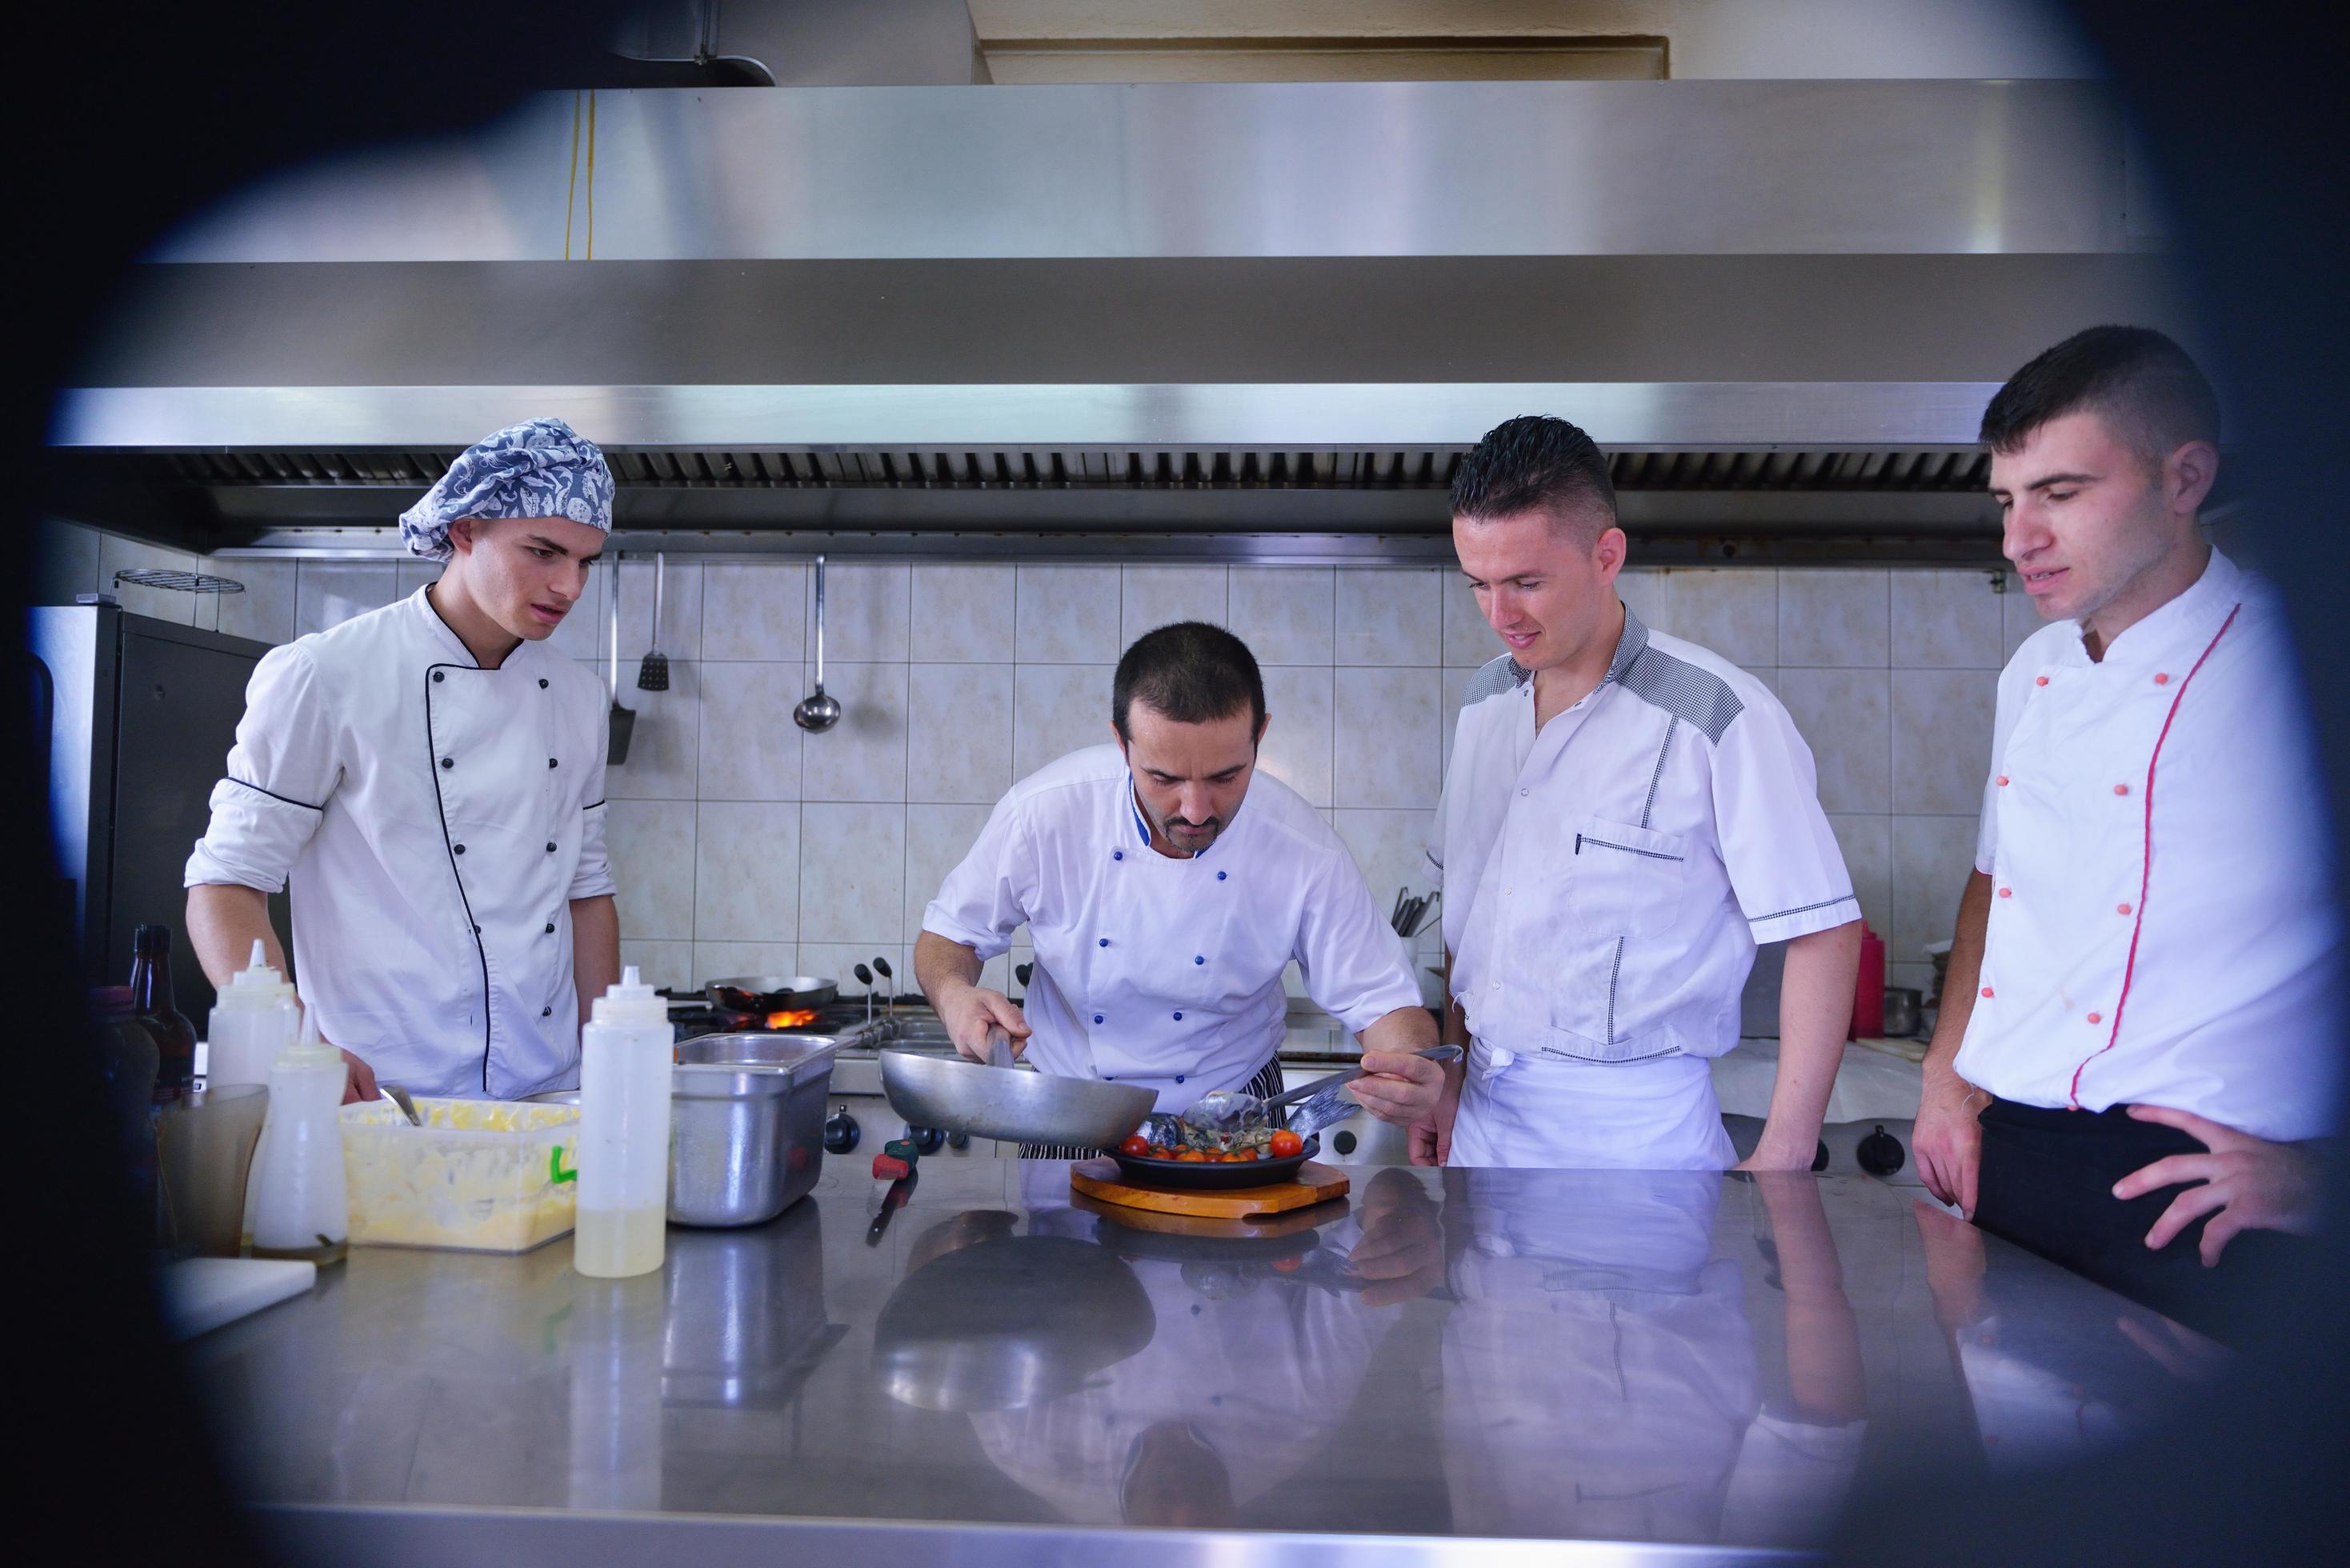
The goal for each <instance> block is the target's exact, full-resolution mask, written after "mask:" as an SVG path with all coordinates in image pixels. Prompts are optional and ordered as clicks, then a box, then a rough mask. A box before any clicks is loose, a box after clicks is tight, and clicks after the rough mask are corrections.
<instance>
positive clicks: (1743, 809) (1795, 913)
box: [1713, 702, 1860, 943]
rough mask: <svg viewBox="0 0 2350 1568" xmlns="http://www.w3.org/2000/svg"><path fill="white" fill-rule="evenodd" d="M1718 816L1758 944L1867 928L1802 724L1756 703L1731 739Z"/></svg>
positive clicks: (1727, 735)
mask: <svg viewBox="0 0 2350 1568" xmlns="http://www.w3.org/2000/svg"><path fill="white" fill-rule="evenodd" d="M1713 814H1714V826H1715V832H1716V835H1717V836H1718V838H1719V842H1720V843H1721V860H1722V866H1723V868H1724V870H1725V871H1726V872H1727V873H1728V875H1729V877H1730V887H1731V892H1732V893H1733V894H1734V895H1735V896H1736V898H1737V899H1738V908H1739V910H1740V912H1741V913H1742V914H1743V915H1745V917H1746V923H1747V926H1748V928H1749V929H1751V930H1752V932H1753V935H1754V940H1755V941H1756V942H1757V943H1764V942H1783V941H1791V940H1794V939H1795V938H1797V937H1801V936H1808V935H1810V934H1811V933H1812V932H1814V931H1825V930H1827V929H1831V928H1833V927H1836V926H1841V925H1846V924H1849V923H1850V922H1852V921H1854V920H1856V919H1860V900H1859V899H1858V898H1855V897H1854V896H1853V891H1852V874H1851V873H1850V872H1848V871H1847V870H1846V869H1845V864H1844V852H1843V851H1842V850H1841V849H1839V848H1838V847H1837V846H1836V841H1835V832H1834V830H1832V829H1831V828H1830V827H1829V826H1828V819H1827V814H1826V813H1825V812H1824V811H1822V810H1821V809H1820V795H1819V775H1818V774H1817V772H1816V771H1815V770H1814V766H1813V763H1812V751H1811V748H1810V747H1809V746H1806V745H1805V744H1804V738H1803V736H1802V735H1800V734H1798V733H1796V732H1795V724H1794V720H1793V719H1791V718H1789V717H1788V716H1787V711H1786V710H1785V709H1783V708H1781V707H1779V706H1778V705H1777V704H1776V703H1763V702H1750V703H1748V704H1747V705H1746V707H1745V709H1744V711H1742V712H1741V713H1740V714H1739V715H1738V717H1737V719H1736V720H1735V721H1734V722H1732V723H1731V726H1730V728H1729V729H1728V730H1727V731H1725V732H1723V734H1722V737H1721V745H1720V747H1719V748H1718V749H1717V751H1716V753H1715V755H1714V763H1713Z"/></svg>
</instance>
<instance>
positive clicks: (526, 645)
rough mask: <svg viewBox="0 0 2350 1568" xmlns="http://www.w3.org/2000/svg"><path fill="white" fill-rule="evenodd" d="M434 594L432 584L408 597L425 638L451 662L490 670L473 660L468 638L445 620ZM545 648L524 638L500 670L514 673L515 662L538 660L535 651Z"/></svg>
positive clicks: (502, 661)
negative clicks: (438, 648)
mask: <svg viewBox="0 0 2350 1568" xmlns="http://www.w3.org/2000/svg"><path fill="white" fill-rule="evenodd" d="M431 594H432V584H430V583H427V584H426V585H425V586H424V587H421V588H419V589H417V590H416V592H415V593H414V594H412V595H411V596H410V597H409V603H410V605H411V607H412V608H413V609H414V610H415V612H416V615H417V617H418V618H419V619H420V620H421V621H422V623H423V626H424V633H425V635H426V636H427V637H429V638H431V639H432V641H433V642H434V643H436V644H438V645H439V646H440V648H441V649H442V651H444V652H446V653H447V654H448V655H449V657H450V659H451V660H452V662H455V663H460V664H463V665H464V666H465V667H466V668H467V669H468V670H486V669H488V666H486V665H484V663H483V662H482V661H481V660H480V659H476V658H474V657H473V649H470V648H467V647H466V646H465V639H463V638H462V637H459V636H458V635H457V631H456V628H454V627H452V626H451V625H450V624H449V623H448V622H447V621H446V620H444V619H442V616H441V607H440V606H438V605H436V604H434V603H433V602H432V598H431V597H430V596H431ZM543 646H544V645H543V644H540V643H535V642H533V641H531V639H528V638H526V637H525V638H523V639H520V640H519V641H517V642H516V643H515V646H514V647H513V648H512V649H508V650H507V653H506V656H505V658H504V659H500V660H499V661H498V669H499V670H511V669H515V668H516V665H515V660H516V659H532V658H535V657H536V649H540V648H541V647H543ZM491 673H493V674H494V673H495V671H491Z"/></svg>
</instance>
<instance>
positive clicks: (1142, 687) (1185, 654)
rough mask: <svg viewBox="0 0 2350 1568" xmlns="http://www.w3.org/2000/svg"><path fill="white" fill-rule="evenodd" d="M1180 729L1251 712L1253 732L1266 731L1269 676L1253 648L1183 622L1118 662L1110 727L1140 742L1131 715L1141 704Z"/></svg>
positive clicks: (1149, 636) (1138, 643) (1139, 642)
mask: <svg viewBox="0 0 2350 1568" xmlns="http://www.w3.org/2000/svg"><path fill="white" fill-rule="evenodd" d="M1137 701H1139V702H1141V703H1142V704H1143V705H1144V706H1145V707H1148V708H1149V709H1150V710H1151V711H1153V712H1158V713H1164V714H1165V715H1167V717H1169V718H1170V719H1172V720H1174V721H1175V722H1177V723H1179V724H1205V723H1208V722H1211V720H1216V719H1226V718H1230V717H1231V716H1232V714H1234V713H1237V712H1239V711H1241V710H1243V708H1245V709H1246V710H1248V715H1249V732H1250V733H1251V734H1252V735H1253V734H1255V733H1256V732H1259V731H1261V730H1263V727H1264V676H1263V672H1261V671H1260V670H1258V669H1257V667H1256V655H1254V654H1253V653H1251V652H1250V651H1249V650H1248V644H1247V643H1245V642H1243V641H1242V640H1241V639H1239V638H1237V637H1234V636H1233V635H1232V633H1231V632H1229V631H1226V630H1225V629H1224V628H1222V627H1220V626H1210V625H1209V624H1208V623H1207V622H1205V621H1201V620H1179V621H1177V622H1176V623H1175V624H1174V625H1172V626H1162V627H1160V628H1159V629H1158V630H1156V631H1146V632H1144V633H1143V634H1142V635H1141V636H1140V637H1138V638H1136V639H1134V644H1133V646H1132V647H1130V648H1128V649H1127V650H1126V653H1125V656H1124V657H1122V658H1121V659H1118V674H1117V676H1116V677H1115V678H1114V679H1113V680H1111V682H1110V722H1112V723H1113V724H1116V725H1117V726H1118V738H1119V739H1121V740H1125V741H1131V740H1133V739H1134V732H1133V731H1132V730H1130V729H1128V727H1127V722H1126V720H1127V712H1128V710H1129V709H1130V708H1132V707H1133V705H1134V704H1135V703H1136V702H1137Z"/></svg>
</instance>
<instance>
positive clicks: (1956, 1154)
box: [1910, 1066, 1983, 1220]
mask: <svg viewBox="0 0 2350 1568" xmlns="http://www.w3.org/2000/svg"><path fill="white" fill-rule="evenodd" d="M1982 1098H1983V1096H1982V1091H1981V1090H1980V1089H1978V1088H1976V1087H1975V1086H1974V1085H1972V1084H1970V1083H1968V1082H1967V1081H1966V1080H1965V1079H1964V1078H1961V1077H1960V1076H1959V1075H1957V1074H1956V1073H1953V1072H1951V1071H1950V1069H1949V1068H1947V1067H1942V1068H1935V1067H1932V1066H1929V1067H1928V1068H1927V1070H1926V1090H1925V1093H1924V1094H1923V1095H1922V1096H1919V1098H1918V1125H1917V1130H1916V1133H1915V1135H1914V1136H1913V1137H1912V1138H1911V1140H1910V1141H1911V1142H1912V1143H1913V1144H1914V1145H1916V1147H1917V1149H1918V1175H1920V1176H1922V1177H1924V1178H1925V1179H1926V1190H1927V1191H1929V1192H1930V1193H1932V1194H1933V1195H1934V1196H1935V1197H1937V1198H1939V1199H1941V1200H1942V1201H1943V1202H1945V1203H1955V1204H1957V1205H1958V1206H1959V1208H1960V1210H1961V1211H1962V1212H1963V1213H1965V1215H1966V1217H1967V1218H1968V1219H1970V1220H1971V1219H1973V1218H1974V1217H1975V1173H1976V1172H1977V1171H1978V1170H1980V1169H1981V1167H1982V1123H1981V1121H1980V1120H1979V1119H1978V1118H1979V1117H1980V1116H1981V1115H1982V1104H1981V1101H1982Z"/></svg>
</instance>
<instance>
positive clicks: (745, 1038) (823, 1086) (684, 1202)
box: [532, 1034, 840, 1225]
mask: <svg viewBox="0 0 2350 1568" xmlns="http://www.w3.org/2000/svg"><path fill="white" fill-rule="evenodd" d="M839 1049H840V1042H839V1041H838V1040H837V1039H836V1038H834V1037H833V1036H831V1035H828V1034H702V1035H698V1036H696V1037H695V1038H693V1039H691V1040H684V1041H681V1042H679V1044H678V1047H677V1066H676V1067H675V1069H673V1070H672V1072H671V1077H670V1146H669V1219H670V1223H671V1224H672V1225H761V1224H764V1223H765V1222H766V1221H768V1220H773V1219H774V1218H775V1216H776V1215H778V1214H781V1213H782V1212H783V1211H784V1210H786V1209H788V1208H790V1207H791V1206H792V1205H793V1204H794V1203H795V1202H797V1201H799V1199H802V1198H805V1197H806V1196H807V1194H808V1193H809V1192H811V1191H812V1190H814V1189H815V1187H816V1178H817V1176H819V1175H820V1174H822V1172H823V1169H824V1107H825V1097H826V1096H827V1094H828V1093H829V1092H830V1090H831V1087H832V1062H833V1057H834V1055H835V1054H836V1053H837V1052H838V1051H839ZM532 1098H534V1099H540V1100H558V1101H563V1102H566V1103H569V1104H573V1105H576V1104H577V1103H578V1100H579V1091H578V1090H577V1089H565V1090H559V1091H556V1093H553V1094H547V1095H535V1096H532Z"/></svg>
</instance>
